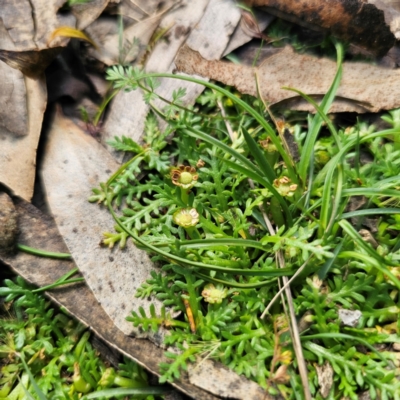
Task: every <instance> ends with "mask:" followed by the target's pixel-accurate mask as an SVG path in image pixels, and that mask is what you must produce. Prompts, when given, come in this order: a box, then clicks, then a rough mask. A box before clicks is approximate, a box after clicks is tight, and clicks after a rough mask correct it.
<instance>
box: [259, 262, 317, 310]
mask: <svg viewBox="0 0 400 400" xmlns="http://www.w3.org/2000/svg"><path fill="white" fill-rule="evenodd" d="M311 258H312V256H310V257H308V259H307V260H306V261H305V262H304V264H303V265H302V266H301V267H300V268H299V269H298V270H297V271H296V273H295V274H294V275H293V276H292V277H291V278H290V279H289V280H288V282H287V283H286V284H285V285H283V286H282V287H281V288H280V289H279V291H278V293H277V294H276V295H275V296H274V297H273V299H272V300H271V301H270V302H269V303H268V305H267V307H266V308H265V310H264V312H263V313H262V314H261V318H264V317H265V314H267V312H268V311H269V309H270V308H271V307H272V306H273V304H274V303H275V301H276V299H277V298H278V297H279V296H280V295H281V294H282V292H283V291H284V290H285V289H286V288H287V287H288V286H289V285H290V284H291V283H292V282H293V280H294V279H295V278H296V277H297V276H298V275H299V274H300V273H301V272H302V271H303V269H304V268H305V267H306V265H307V264H308V262H309V261H310V260H311Z"/></svg>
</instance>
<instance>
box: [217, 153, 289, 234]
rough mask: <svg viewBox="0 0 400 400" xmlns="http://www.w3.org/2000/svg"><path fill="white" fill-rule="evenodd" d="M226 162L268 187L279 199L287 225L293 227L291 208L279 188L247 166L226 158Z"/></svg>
mask: <svg viewBox="0 0 400 400" xmlns="http://www.w3.org/2000/svg"><path fill="white" fill-rule="evenodd" d="M224 162H225V163H226V164H227V165H228V167H230V168H232V169H234V170H236V171H238V172H240V173H241V174H243V175H246V176H247V177H248V178H250V179H252V180H253V181H255V182H258V183H259V184H260V185H263V186H264V187H265V188H267V189H268V190H269V191H270V192H271V193H272V195H273V196H274V197H275V198H276V199H277V200H278V201H279V204H280V205H281V207H282V210H283V212H284V213H285V216H286V226H288V227H291V226H292V225H293V218H292V214H291V212H290V210H289V207H288V205H287V204H286V201H285V199H284V198H283V197H282V196H281V195H280V194H279V193H278V192H277V190H276V189H275V187H274V186H273V185H271V184H270V183H269V182H268V181H267V180H266V179H264V178H263V177H262V176H260V175H258V174H255V173H254V172H253V171H251V170H249V169H247V168H244V167H242V166H241V165H239V164H237V163H234V162H232V161H229V160H224Z"/></svg>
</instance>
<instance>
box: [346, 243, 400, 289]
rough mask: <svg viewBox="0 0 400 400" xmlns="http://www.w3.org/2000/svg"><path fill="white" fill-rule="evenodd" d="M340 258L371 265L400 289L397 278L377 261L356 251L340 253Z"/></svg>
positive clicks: (399, 282)
mask: <svg viewBox="0 0 400 400" xmlns="http://www.w3.org/2000/svg"><path fill="white" fill-rule="evenodd" d="M338 258H344V259H347V260H348V259H352V258H354V259H356V260H360V261H362V262H364V263H365V264H368V265H371V267H374V268H376V269H377V270H378V271H380V272H382V273H383V274H384V275H386V276H388V277H389V278H390V280H391V281H392V283H393V284H394V285H395V286H396V287H397V288H398V289H400V281H399V280H398V279H397V277H396V276H395V275H394V274H393V273H392V272H390V270H389V269H388V268H387V267H386V265H385V264H382V263H380V262H379V261H377V260H376V259H374V258H372V257H369V256H368V255H366V254H362V253H358V252H356V251H343V252H342V253H339V255H338Z"/></svg>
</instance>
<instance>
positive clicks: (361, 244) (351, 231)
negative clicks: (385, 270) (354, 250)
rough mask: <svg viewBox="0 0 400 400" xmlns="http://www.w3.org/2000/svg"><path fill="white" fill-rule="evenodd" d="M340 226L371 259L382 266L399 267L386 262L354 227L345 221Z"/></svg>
mask: <svg viewBox="0 0 400 400" xmlns="http://www.w3.org/2000/svg"><path fill="white" fill-rule="evenodd" d="M339 225H340V226H341V228H342V229H343V231H344V232H345V233H346V234H347V235H348V236H349V237H350V238H351V239H352V240H353V242H354V243H355V244H357V246H359V247H360V248H361V249H363V250H364V251H365V252H366V253H367V254H368V255H369V256H370V257H372V258H373V259H374V260H375V261H376V262H377V263H379V264H382V265H397V264H396V263H393V262H391V261H389V260H386V259H385V258H383V257H382V256H381V255H379V254H378V253H377V252H376V251H375V249H373V248H372V247H371V245H369V244H368V243H367V242H365V241H364V240H363V238H362V237H361V235H360V234H359V233H358V232H357V231H356V230H355V229H354V228H353V226H352V225H351V224H350V223H349V222H348V221H347V220H345V219H343V220H341V221H340V222H339Z"/></svg>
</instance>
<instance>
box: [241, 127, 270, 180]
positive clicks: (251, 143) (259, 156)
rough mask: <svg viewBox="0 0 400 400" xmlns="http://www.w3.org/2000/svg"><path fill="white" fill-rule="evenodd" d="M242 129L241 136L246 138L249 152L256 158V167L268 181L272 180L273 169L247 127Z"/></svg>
mask: <svg viewBox="0 0 400 400" xmlns="http://www.w3.org/2000/svg"><path fill="white" fill-rule="evenodd" d="M242 131H243V136H244V139H245V140H246V143H247V146H248V147H249V150H250V154H251V155H252V156H253V157H254V159H255V160H256V162H257V164H258V167H259V168H260V170H261V171H262V172H263V173H264V176H265V177H266V178H267V179H268V180H269V181H270V182H272V181H273V180H274V179H275V178H276V174H275V171H274V170H273V169H272V167H271V165H269V162H268V161H267V160H266V158H265V155H264V154H263V153H262V151H261V150H260V148H259V147H258V145H257V143H256V141H255V140H254V139H253V137H252V136H251V135H250V134H249V132H247V129H245V128H243V129H242Z"/></svg>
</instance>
